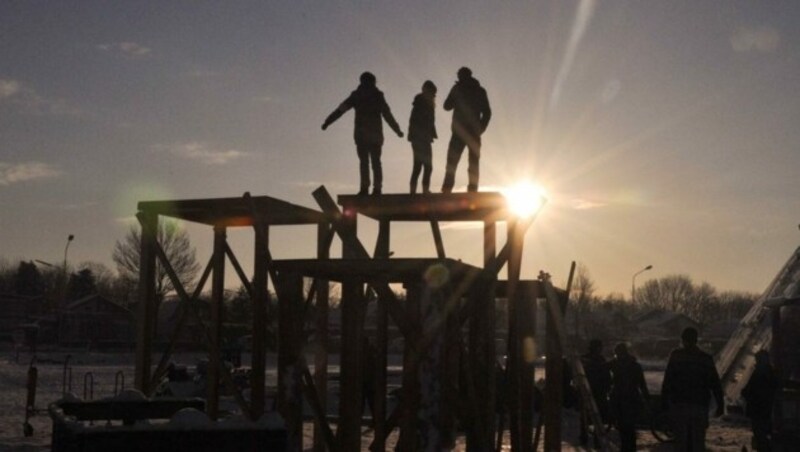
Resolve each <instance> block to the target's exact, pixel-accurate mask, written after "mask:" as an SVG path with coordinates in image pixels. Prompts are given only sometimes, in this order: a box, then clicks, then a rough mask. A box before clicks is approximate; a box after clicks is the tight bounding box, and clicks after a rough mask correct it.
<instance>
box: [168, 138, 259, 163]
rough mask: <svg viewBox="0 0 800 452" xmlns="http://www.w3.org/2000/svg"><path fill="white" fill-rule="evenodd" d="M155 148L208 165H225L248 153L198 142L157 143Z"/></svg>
mask: <svg viewBox="0 0 800 452" xmlns="http://www.w3.org/2000/svg"><path fill="white" fill-rule="evenodd" d="M154 149H155V150H156V151H161V152H168V153H170V154H172V155H174V156H177V157H180V158H183V159H187V160H196V161H199V162H201V163H204V164H206V165H225V164H228V163H230V162H232V161H234V160H238V159H240V158H242V157H244V156H246V155H248V154H247V153H246V152H242V151H239V150H236V149H214V148H210V147H209V146H207V145H206V144H203V143H196V142H192V143H182V144H173V145H156V146H155V147H154Z"/></svg>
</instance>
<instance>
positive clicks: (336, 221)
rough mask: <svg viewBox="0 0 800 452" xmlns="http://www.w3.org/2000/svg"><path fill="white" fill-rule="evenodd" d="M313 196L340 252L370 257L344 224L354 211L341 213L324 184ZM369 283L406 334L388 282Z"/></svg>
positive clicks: (406, 326)
mask: <svg viewBox="0 0 800 452" xmlns="http://www.w3.org/2000/svg"><path fill="white" fill-rule="evenodd" d="M313 196H314V199H315V200H316V201H317V204H319V206H320V208H321V209H322V211H323V212H325V213H326V214H327V215H328V216H329V217H330V218H331V222H332V223H331V224H332V226H333V228H334V230H335V231H336V233H337V234H338V235H339V238H341V240H342V252H343V253H345V252H346V253H348V254H347V257H351V258H358V259H370V256H369V253H367V250H366V249H365V248H364V245H362V244H361V241H360V240H359V239H358V236H357V235H356V234H355V230H354V229H352V228H350V227H348V226H346V225H348V224H349V223H350V222H354V221H355V218H356V213H355V212H345V213H344V214H342V212H340V211H339V207H338V206H337V205H336V203H335V202H334V201H333V198H331V195H330V193H328V191H327V190H326V189H325V187H324V186H321V187H319V188H317V189H316V190H314V193H313ZM370 285H371V286H372V287H373V289H375V292H377V293H378V296H379V297H381V298H383V299H385V300H386V303H387V308H388V311H389V314H390V315H391V316H392V319H393V320H394V322H395V324H396V325H397V328H398V329H399V330H400V332H402V333H403V335H404V336H406V335H407V333H408V331H409V325H408V321H407V320H406V318H405V313H404V312H403V307H402V306H400V302H399V301H398V300H397V297H396V296H395V294H394V292H392V289H391V288H390V287H389V284H383V283H371V284H370Z"/></svg>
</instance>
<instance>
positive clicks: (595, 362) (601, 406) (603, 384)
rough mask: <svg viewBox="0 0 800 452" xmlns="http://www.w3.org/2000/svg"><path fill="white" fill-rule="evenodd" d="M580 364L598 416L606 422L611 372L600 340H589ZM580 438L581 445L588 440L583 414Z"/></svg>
mask: <svg viewBox="0 0 800 452" xmlns="http://www.w3.org/2000/svg"><path fill="white" fill-rule="evenodd" d="M581 364H583V371H584V373H585V374H586V379H587V380H588V381H589V388H590V389H591V390H592V398H593V399H594V403H595V405H597V411H599V413H600V418H601V419H602V420H603V422H606V421H608V391H609V389H611V373H610V372H609V367H608V363H607V362H606V358H605V356H603V342H602V341H601V340H599V339H592V340H591V341H589V352H588V353H586V354H584V355H583V356H581ZM580 440H581V444H582V445H586V444H587V443H588V441H589V438H588V436H587V433H586V417H585V416H581V434H580Z"/></svg>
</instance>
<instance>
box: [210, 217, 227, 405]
mask: <svg viewBox="0 0 800 452" xmlns="http://www.w3.org/2000/svg"><path fill="white" fill-rule="evenodd" d="M225 242H226V232H225V228H224V227H218V226H215V227H214V251H213V254H212V260H213V261H214V264H213V266H214V273H213V276H212V278H211V344H210V350H209V354H208V363H209V366H208V387H207V390H208V399H207V400H208V404H207V407H206V408H207V410H208V417H210V418H211V419H212V420H216V419H217V416H218V414H219V386H220V385H219V383H220V369H221V368H222V366H223V363H222V356H221V353H220V346H221V342H222V304H223V303H224V300H223V297H224V291H225Z"/></svg>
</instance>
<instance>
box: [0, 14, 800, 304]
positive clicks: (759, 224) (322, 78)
mask: <svg viewBox="0 0 800 452" xmlns="http://www.w3.org/2000/svg"><path fill="white" fill-rule="evenodd" d="M797 23H800V3H797V2H748V1H724V2H723V1H712V2H697V1H670V2H640V1H608V2H597V1H590V0H583V1H562V0H550V1H545V0H542V1H530V2H523V1H518V2H516V1H515V2H480V1H437V2H427V1H404V2H395V1H325V2H321V1H295V2H261V1H231V2H211V1H163V0H159V1H137V2H107V1H81V2H47V1H36V0H29V1H4V2H1V3H0V231H2V232H0V257H2V258H3V259H5V261H6V262H7V263H12V264H13V263H14V262H16V261H17V260H18V259H20V258H24V259H40V260H43V261H46V262H51V263H55V264H59V263H60V262H62V260H63V259H64V248H65V244H66V242H67V236H68V235H69V234H74V235H75V240H74V241H73V242H72V243H71V245H70V248H69V253H68V260H69V263H70V265H74V266H79V265H80V263H81V262H85V261H98V262H102V263H105V264H106V265H108V266H109V267H111V268H113V263H112V261H111V252H112V249H113V246H114V243H115V241H116V240H119V239H121V238H122V237H123V236H124V235H125V233H126V231H127V229H128V228H129V227H130V224H131V223H132V222H133V215H134V214H135V212H136V203H137V202H138V201H142V200H159V199H192V198H217V197H231V196H241V195H242V193H244V192H245V191H250V192H251V193H252V194H253V195H268V196H273V197H276V198H280V199H284V200H286V201H289V202H292V203H295V204H299V205H303V206H307V207H315V202H314V200H313V198H312V197H311V192H312V191H313V189H315V188H316V187H318V186H319V185H323V184H324V185H325V186H326V187H327V188H328V190H329V191H330V192H331V193H332V194H334V196H335V195H337V194H352V193H355V192H356V191H357V189H358V163H357V157H356V153H355V147H354V144H353V140H352V121H353V118H352V112H351V113H348V114H346V115H345V116H344V117H342V118H341V119H340V120H339V121H338V122H337V123H335V124H334V125H332V126H331V127H330V128H329V129H328V130H327V131H325V132H323V131H321V130H320V125H321V124H322V121H323V120H324V119H325V117H326V116H327V115H328V114H329V113H330V112H331V111H333V109H335V108H336V107H337V106H338V105H339V103H340V102H341V101H342V100H343V99H344V98H345V97H347V95H348V94H349V93H350V92H351V91H352V90H353V89H355V87H356V86H357V83H358V76H359V74H360V73H361V72H363V71H365V70H369V71H371V72H373V73H374V74H375V75H376V76H377V79H378V87H379V88H380V89H381V90H383V92H384V93H385V95H386V99H387V102H388V103H389V105H390V107H391V108H392V111H393V113H394V116H395V117H396V118H397V120H398V122H399V123H400V125H401V127H402V128H403V130H404V131H405V130H406V129H407V124H408V116H409V113H410V110H411V101H412V99H413V97H414V95H416V94H417V93H418V92H419V91H420V87H421V85H422V83H423V82H424V81H425V80H426V79H430V80H432V81H433V82H434V83H436V84H437V85H438V87H439V97H438V102H439V106H438V107H437V111H436V121H437V124H436V125H437V128H438V130H439V135H440V139H439V140H437V141H435V142H434V145H433V152H434V156H433V162H434V163H433V187H434V189H437V188H438V187H439V186H440V184H441V180H442V178H443V174H444V171H443V168H444V162H445V156H446V146H447V141H448V139H449V134H450V115H449V114H448V112H445V111H444V110H443V109H442V108H441V102H442V101H443V100H444V97H445V96H446V94H447V92H448V91H449V89H450V87H451V86H452V84H453V82H454V81H455V78H456V71H457V70H458V68H460V67H462V66H468V67H470V68H472V70H473V73H474V75H475V77H476V78H477V79H478V80H479V81H480V83H481V84H482V86H483V87H484V88H485V89H486V90H487V92H488V96H489V100H490V103H491V106H492V110H493V116H492V120H491V123H490V124H489V127H488V129H487V131H486V133H485V135H484V136H483V149H482V158H481V189H482V190H495V189H498V188H499V187H504V186H508V185H511V184H514V183H516V182H517V181H519V180H533V181H536V183H538V184H539V185H541V186H542V187H544V189H545V190H546V192H547V194H548V203H547V204H546V205H545V206H544V207H543V209H542V210H541V212H540V214H539V216H538V217H537V219H536V222H535V223H534V225H533V226H532V227H531V229H530V230H529V232H528V234H527V236H526V241H525V251H524V257H523V268H522V277H523V278H535V277H536V275H537V274H538V272H539V270H545V271H547V272H549V273H551V274H552V275H553V277H554V281H555V282H556V283H563V282H564V281H565V279H566V274H567V272H568V269H569V264H570V262H571V261H578V262H580V263H581V264H583V265H584V266H585V267H586V268H587V269H588V271H589V274H590V276H591V277H592V279H593V280H594V281H595V283H596V286H597V290H598V292H599V293H612V292H616V293H622V294H626V295H628V294H629V293H630V288H631V283H632V277H633V274H635V273H636V272H637V271H639V270H640V269H642V268H644V267H645V266H646V265H652V266H653V269H652V270H650V271H649V272H647V273H644V274H642V275H640V276H638V278H637V280H636V283H637V285H639V284H642V283H644V282H645V281H646V280H647V279H650V278H659V277H663V276H666V275H674V274H686V275H689V276H691V277H692V278H693V280H695V281H696V282H701V281H707V282H709V283H711V284H712V285H714V286H716V287H717V288H718V289H720V290H746V291H752V292H759V293H760V292H761V291H763V290H764V289H765V288H766V286H767V284H768V283H769V282H770V281H771V279H772V278H773V277H774V275H775V274H776V273H777V272H778V270H779V269H780V267H781V266H782V265H783V263H784V262H785V261H786V260H787V259H788V257H789V256H790V255H791V253H792V252H793V251H794V249H795V248H796V247H797V246H798V245H799V244H800V231H798V222H800V196H798V195H800V177H798V176H799V175H800V171H799V170H798V168H800V126H799V125H800V96H798V94H797V93H798V92H800V60H798V57H800V28H798V27H797V26H796V25H797ZM385 132H386V137H387V138H386V143H385V145H384V147H383V165H384V169H385V173H386V175H385V181H384V192H385V193H403V192H406V191H407V190H408V178H409V175H410V173H411V164H412V156H411V146H410V143H408V142H407V141H405V140H404V139H400V138H397V137H396V136H394V135H393V134H392V133H391V131H390V130H389V128H388V127H385ZM465 166H466V162H462V165H461V166H460V167H459V169H458V173H457V180H456V183H457V187H456V190H457V191H458V190H464V186H465V185H466V168H465ZM477 226H479V225H474V224H468V225H463V224H462V225H454V224H445V225H443V233H444V240H445V246H446V248H447V252H448V256H450V257H456V258H461V259H463V260H464V261H465V262H468V263H475V264H478V263H479V262H480V261H481V249H480V246H479V245H476V243H478V244H479V243H481V242H480V236H481V230H480V229H479V228H478V227H477ZM186 228H187V230H188V231H189V233H190V235H191V238H192V241H193V243H194V244H195V245H196V247H197V253H198V258H199V260H200V261H201V263H203V264H204V263H205V261H206V260H207V259H208V255H209V252H210V248H211V231H210V230H209V228H205V227H200V226H197V225H191V224H190V225H186ZM276 229H277V230H275V231H274V232H271V244H272V246H271V250H272V253H273V255H274V256H275V258H296V257H311V256H313V253H314V249H315V248H314V247H315V244H314V231H313V229H311V228H308V227H305V228H276ZM376 229H377V228H376V227H375V225H374V224H372V223H371V221H370V220H368V219H362V220H361V221H360V223H359V233H360V234H361V237H362V240H363V241H364V243H365V244H367V248H368V249H371V248H372V244H373V243H374V237H375V230H376ZM230 239H231V243H232V247H233V248H234V250H235V252H236V253H237V255H238V256H239V258H240V260H241V261H242V262H243V263H244V264H245V267H247V268H251V265H248V264H249V263H250V262H251V261H252V250H251V249H250V248H251V247H252V231H247V230H242V231H231V233H230ZM500 240H503V237H502V234H501V237H500ZM336 246H338V245H336ZM391 246H392V249H393V250H394V251H395V253H396V255H397V256H402V257H432V256H435V248H434V246H433V240H432V238H431V234H430V229H429V228H428V227H427V225H424V224H423V225H414V224H408V225H407V224H402V225H398V226H395V228H394V229H393V236H392V244H391ZM334 255H337V254H336V247H335V248H334ZM228 273H229V274H233V272H232V271H229V272H228ZM229 283H230V284H234V283H235V281H233V280H232V279H229Z"/></svg>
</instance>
